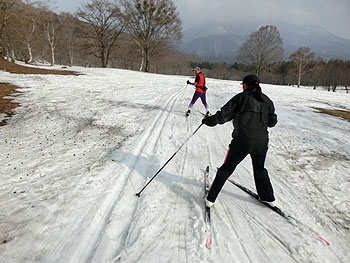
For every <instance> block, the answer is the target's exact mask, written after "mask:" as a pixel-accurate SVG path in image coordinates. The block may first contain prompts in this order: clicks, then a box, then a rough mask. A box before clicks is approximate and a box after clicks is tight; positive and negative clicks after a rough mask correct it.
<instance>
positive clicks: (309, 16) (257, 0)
mask: <svg viewBox="0 0 350 263" xmlns="http://www.w3.org/2000/svg"><path fill="white" fill-rule="evenodd" d="M54 1H55V2H56V3H57V11H65V12H70V13H74V12H75V11H76V9H77V8H78V7H80V6H81V5H82V4H84V3H87V2H90V0H74V1H72V0H54ZM111 1H113V0H111ZM173 2H174V4H175V6H176V7H177V10H178V12H179V14H180V18H181V19H182V21H183V27H184V29H186V28H188V27H190V26H191V25H196V24H201V23H207V22H217V23H227V22H236V21H241V22H245V21H249V20H254V19H259V20H260V19H279V20H281V21H283V22H287V23H293V24H314V25H321V26H323V27H324V28H325V29H326V30H328V31H329V32H331V33H333V34H336V35H338V36H341V37H345V38H348V39H350V0H173Z"/></svg>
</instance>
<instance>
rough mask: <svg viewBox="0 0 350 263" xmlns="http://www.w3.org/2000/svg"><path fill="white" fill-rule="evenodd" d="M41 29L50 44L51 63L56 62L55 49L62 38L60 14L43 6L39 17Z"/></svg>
mask: <svg viewBox="0 0 350 263" xmlns="http://www.w3.org/2000/svg"><path fill="white" fill-rule="evenodd" d="M38 26H39V30H40V32H41V33H42V35H43V38H44V39H45V40H46V43H47V44H48V46H49V50H50V56H51V65H54V64H55V50H56V46H57V44H58V41H59V38H60V27H61V24H60V19H59V16H58V15H57V14H55V13H53V12H52V11H50V10H48V9H47V8H45V7H44V8H42V10H41V12H40V17H39V24H38Z"/></svg>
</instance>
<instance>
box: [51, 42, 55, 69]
mask: <svg viewBox="0 0 350 263" xmlns="http://www.w3.org/2000/svg"><path fill="white" fill-rule="evenodd" d="M53 65H55V48H54V47H53V46H51V66H53Z"/></svg>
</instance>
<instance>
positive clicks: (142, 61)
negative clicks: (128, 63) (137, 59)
mask: <svg viewBox="0 0 350 263" xmlns="http://www.w3.org/2000/svg"><path fill="white" fill-rule="evenodd" d="M141 54H142V60H141V65H140V70H139V71H142V69H143V64H144V63H145V56H144V54H145V52H144V51H143V49H142V52H141Z"/></svg>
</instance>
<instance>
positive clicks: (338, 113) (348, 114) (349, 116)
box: [314, 108, 350, 121]
mask: <svg viewBox="0 0 350 263" xmlns="http://www.w3.org/2000/svg"><path fill="white" fill-rule="evenodd" d="M314 109H316V110H318V111H320V113H324V114H328V115H332V116H335V117H339V118H343V119H345V120H347V121H350V111H345V110H329V109H323V108H314Z"/></svg>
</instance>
